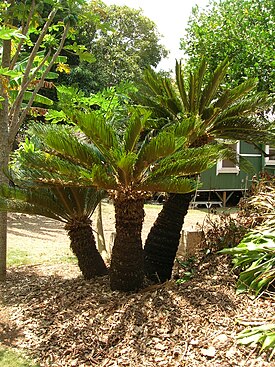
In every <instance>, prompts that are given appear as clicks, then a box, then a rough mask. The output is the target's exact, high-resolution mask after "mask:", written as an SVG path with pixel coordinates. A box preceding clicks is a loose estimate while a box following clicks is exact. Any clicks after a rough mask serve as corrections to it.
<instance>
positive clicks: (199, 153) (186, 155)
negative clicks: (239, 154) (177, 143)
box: [149, 144, 236, 179]
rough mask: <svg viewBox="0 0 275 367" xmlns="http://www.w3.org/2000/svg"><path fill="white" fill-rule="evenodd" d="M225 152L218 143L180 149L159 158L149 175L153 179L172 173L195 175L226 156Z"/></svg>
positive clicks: (226, 152)
mask: <svg viewBox="0 0 275 367" xmlns="http://www.w3.org/2000/svg"><path fill="white" fill-rule="evenodd" d="M227 154H228V151H227V149H225V148H224V147H223V146H222V145H220V144H209V145H204V146H203V147H199V148H188V149H182V150H180V151H178V152H176V153H175V154H173V155H171V156H169V157H167V158H164V159H161V160H160V161H159V162H158V163H157V164H156V165H155V166H154V167H153V168H152V169H151V172H150V174H149V176H150V177H152V179H155V178H160V177H166V176H172V175H175V176H190V175H196V174H198V173H200V172H203V171H205V170H207V169H209V168H211V167H213V166H214V165H215V164H216V162H217V160H218V159H223V158H225V157H227ZM235 155H236V153H235Z"/></svg>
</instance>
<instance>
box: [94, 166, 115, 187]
mask: <svg viewBox="0 0 275 367" xmlns="http://www.w3.org/2000/svg"><path fill="white" fill-rule="evenodd" d="M88 178H89V177H88ZM91 179H92V182H93V184H94V185H95V186H97V187H98V188H101V189H105V190H116V189H117V188H118V183H117V181H116V178H115V176H114V175H112V174H111V173H110V172H108V171H107V170H106V169H105V167H103V166H99V165H95V166H94V167H93V170H92V177H91Z"/></svg>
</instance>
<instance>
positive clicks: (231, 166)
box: [217, 141, 240, 175]
mask: <svg viewBox="0 0 275 367" xmlns="http://www.w3.org/2000/svg"><path fill="white" fill-rule="evenodd" d="M228 147H230V148H232V149H234V150H235V151H236V160H238V155H239V152H240V142H239V141H238V142H237V143H234V144H228ZM239 171H240V168H239V166H238V164H236V163H234V162H232V161H230V160H229V159H223V160H219V161H218V162H217V175H218V174H219V173H236V174H238V173H239Z"/></svg>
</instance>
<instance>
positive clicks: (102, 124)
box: [75, 111, 119, 163]
mask: <svg viewBox="0 0 275 367" xmlns="http://www.w3.org/2000/svg"><path fill="white" fill-rule="evenodd" d="M75 116H76V121H77V126H78V127H79V128H80V130H82V131H83V132H84V134H85V135H86V136H87V137H88V138H89V139H91V141H92V142H93V143H94V144H95V146H96V147H97V148H98V149H99V151H100V152H101V153H102V154H103V156H104V157H105V158H108V160H109V161H110V163H113V159H112V154H111V153H110V151H111V150H112V149H117V148H118V147H119V142H118V138H117V135H116V133H115V130H114V129H113V128H112V126H110V125H109V124H108V123H107V122H106V121H105V119H104V117H103V116H101V115H99V114H98V113H96V111H92V112H90V113H83V112H77V113H76V115H75Z"/></svg>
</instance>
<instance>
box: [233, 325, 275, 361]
mask: <svg viewBox="0 0 275 367" xmlns="http://www.w3.org/2000/svg"><path fill="white" fill-rule="evenodd" d="M237 340H238V342H239V343H240V344H244V345H250V344H257V343H259V344H261V346H262V347H261V349H260V352H262V351H264V350H268V349H271V354H270V356H269V360H271V359H272V358H273V356H274V354H275V324H274V323H268V324H263V325H260V326H254V327H250V328H247V329H245V330H244V331H242V332H241V333H239V334H238V336H237Z"/></svg>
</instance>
